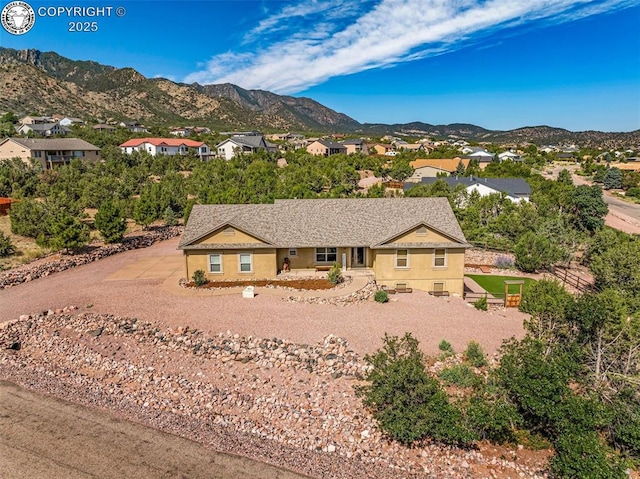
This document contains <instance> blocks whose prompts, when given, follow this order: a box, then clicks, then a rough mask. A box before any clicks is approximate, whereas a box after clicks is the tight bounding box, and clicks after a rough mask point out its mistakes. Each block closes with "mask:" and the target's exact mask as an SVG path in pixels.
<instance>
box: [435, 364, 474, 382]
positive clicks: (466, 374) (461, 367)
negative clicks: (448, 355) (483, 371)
mask: <svg viewBox="0 0 640 479" xmlns="http://www.w3.org/2000/svg"><path fill="white" fill-rule="evenodd" d="M438 377H439V378H440V379H441V380H442V381H443V382H444V383H445V384H446V385H447V386H458V387H460V388H470V387H473V386H478V385H479V384H480V383H481V381H482V380H481V378H479V377H478V376H476V374H475V373H474V372H473V370H472V369H471V368H470V367H469V366H468V365H466V364H454V365H453V366H451V367H450V368H445V369H443V370H442V371H440V372H439V373H438Z"/></svg>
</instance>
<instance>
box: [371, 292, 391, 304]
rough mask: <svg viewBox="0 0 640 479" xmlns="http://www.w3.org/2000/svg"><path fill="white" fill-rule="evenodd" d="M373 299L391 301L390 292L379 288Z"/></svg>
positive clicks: (383, 301) (380, 301)
mask: <svg viewBox="0 0 640 479" xmlns="http://www.w3.org/2000/svg"><path fill="white" fill-rule="evenodd" d="M373 299H375V300H376V301H377V302H378V303H386V302H387V301H389V294H388V293H387V292H386V291H385V290H383V289H379V290H378V291H376V294H374V295H373Z"/></svg>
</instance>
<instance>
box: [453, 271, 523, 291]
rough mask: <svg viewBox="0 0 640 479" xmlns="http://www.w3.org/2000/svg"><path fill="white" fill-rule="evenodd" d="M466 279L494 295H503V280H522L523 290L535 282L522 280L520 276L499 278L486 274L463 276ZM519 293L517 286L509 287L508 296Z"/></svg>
mask: <svg viewBox="0 0 640 479" xmlns="http://www.w3.org/2000/svg"><path fill="white" fill-rule="evenodd" d="M465 276H466V277H467V278H471V279H472V280H474V281H475V282H476V283H478V284H479V285H480V286H481V287H482V288H484V289H485V290H486V291H487V293H489V294H492V295H494V296H496V295H504V282H505V280H510V281H511V280H524V289H527V287H528V286H529V285H530V284H531V283H533V282H535V279H531V278H523V277H522V276H499V275H488V274H465ZM518 291H520V286H518V285H517V284H512V285H509V294H515V293H517V292H518Z"/></svg>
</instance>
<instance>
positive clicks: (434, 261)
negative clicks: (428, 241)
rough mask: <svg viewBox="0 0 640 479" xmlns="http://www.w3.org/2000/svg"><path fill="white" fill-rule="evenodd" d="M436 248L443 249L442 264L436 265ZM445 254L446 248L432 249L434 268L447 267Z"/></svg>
mask: <svg viewBox="0 0 640 479" xmlns="http://www.w3.org/2000/svg"><path fill="white" fill-rule="evenodd" d="M438 250H443V251H444V264H443V265H441V266H436V258H437V256H436V251H438ZM447 256H448V255H447V248H434V249H433V267H434V268H446V267H447V263H448V261H447Z"/></svg>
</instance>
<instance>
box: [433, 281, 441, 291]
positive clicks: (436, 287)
mask: <svg viewBox="0 0 640 479" xmlns="http://www.w3.org/2000/svg"><path fill="white" fill-rule="evenodd" d="M433 291H434V292H436V293H442V292H443V291H444V283H433Z"/></svg>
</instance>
